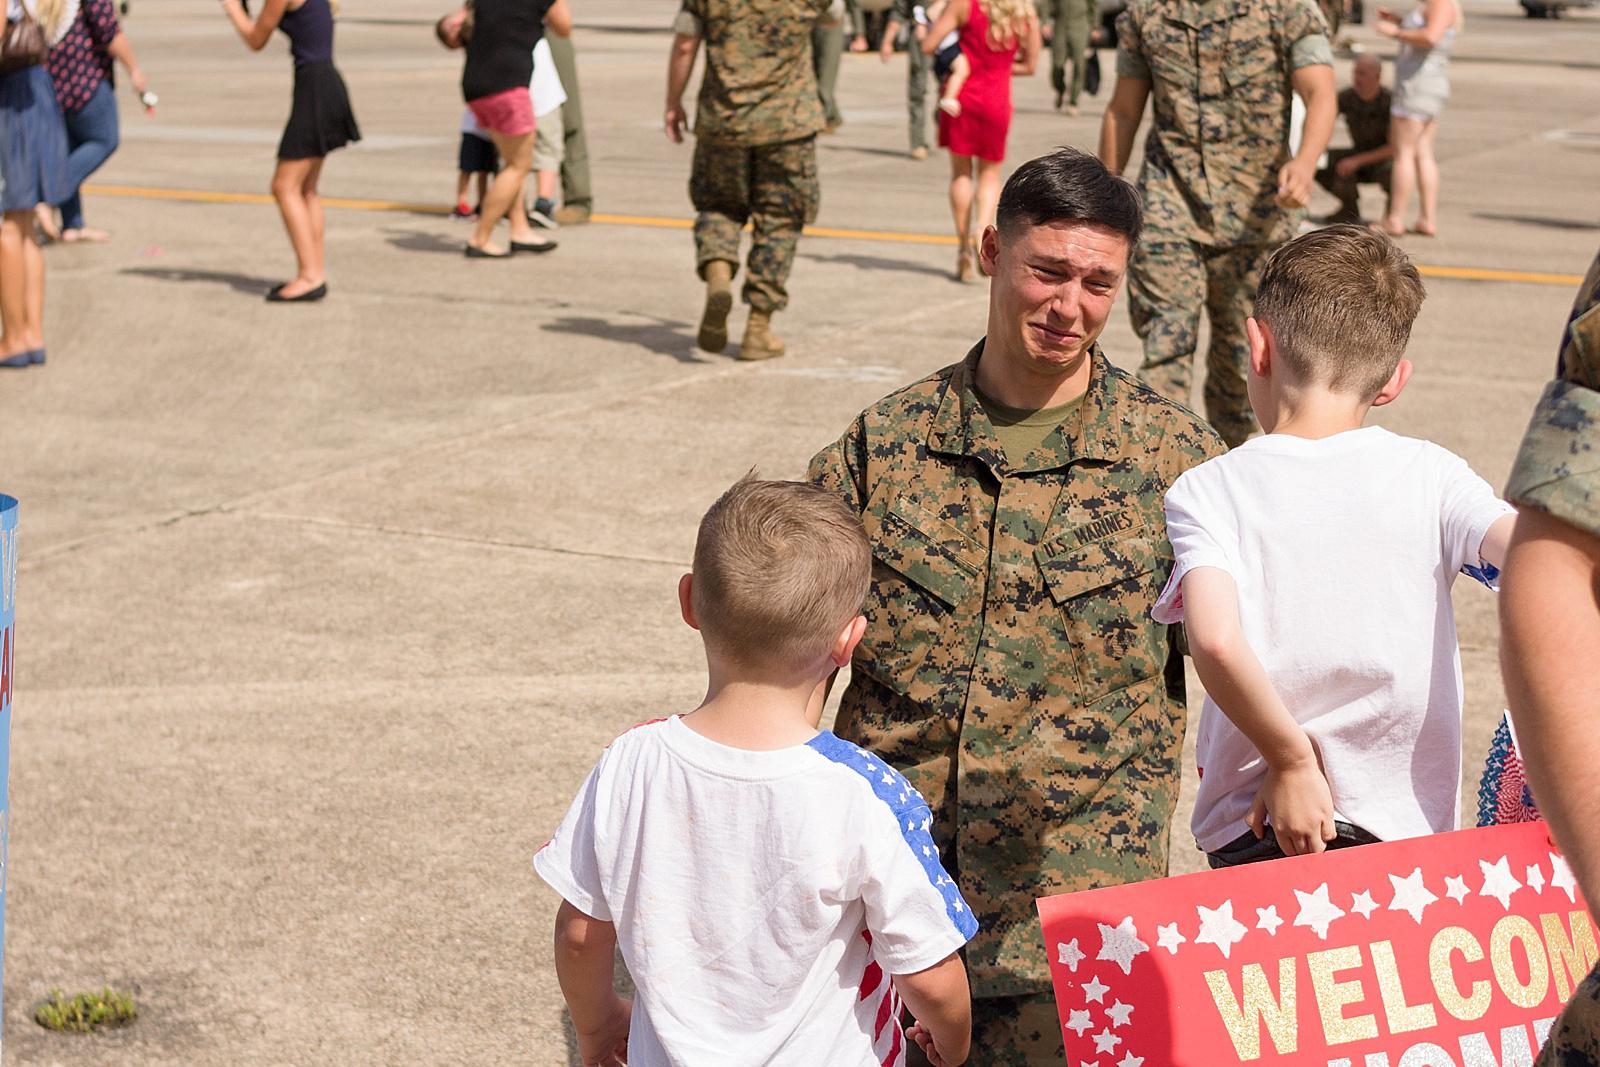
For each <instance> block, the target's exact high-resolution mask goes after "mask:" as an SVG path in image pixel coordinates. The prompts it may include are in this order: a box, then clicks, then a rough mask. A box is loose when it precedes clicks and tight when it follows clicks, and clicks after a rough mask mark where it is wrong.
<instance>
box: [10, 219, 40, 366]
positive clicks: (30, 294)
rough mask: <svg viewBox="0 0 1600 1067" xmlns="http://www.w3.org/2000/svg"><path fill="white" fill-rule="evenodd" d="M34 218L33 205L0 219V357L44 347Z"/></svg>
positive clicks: (38, 254) (37, 248) (37, 245)
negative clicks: (1, 329)
mask: <svg viewBox="0 0 1600 1067" xmlns="http://www.w3.org/2000/svg"><path fill="white" fill-rule="evenodd" d="M35 220H36V216H35V213H34V209H33V208H25V209H24V210H21V211H7V212H6V213H5V215H4V217H3V218H0V326H3V328H4V330H5V334H4V336H3V337H0V359H6V358H10V357H11V356H15V355H18V354H20V353H23V352H26V351H28V350H29V349H33V348H42V347H43V346H44V337H43V334H42V332H41V331H42V323H43V319H44V315H43V310H44V254H43V253H42V252H41V251H40V250H39V244H38V241H37V240H36V239H35V238H34V235H33V226H34V222H35ZM30 250H31V252H30ZM34 290H37V292H35V291H34Z"/></svg>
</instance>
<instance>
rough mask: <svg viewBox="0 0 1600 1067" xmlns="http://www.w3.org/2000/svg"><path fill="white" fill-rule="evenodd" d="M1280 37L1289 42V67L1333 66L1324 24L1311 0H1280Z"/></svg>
mask: <svg viewBox="0 0 1600 1067" xmlns="http://www.w3.org/2000/svg"><path fill="white" fill-rule="evenodd" d="M1282 10H1283V40H1285V41H1288V42H1289V46H1290V48H1289V69H1290V70H1299V69H1300V68H1301V67H1309V66H1314V65H1316V64H1323V65H1325V66H1330V67H1331V66H1333V46H1332V45H1330V44H1329V43H1328V23H1327V21H1326V20H1325V19H1324V18H1323V17H1322V10H1321V9H1320V8H1318V7H1317V5H1316V4H1314V3H1312V2H1311V0H1283V8H1282Z"/></svg>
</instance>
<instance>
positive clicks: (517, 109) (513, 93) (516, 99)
mask: <svg viewBox="0 0 1600 1067" xmlns="http://www.w3.org/2000/svg"><path fill="white" fill-rule="evenodd" d="M467 107H469V108H471V109H472V116H473V118H475V119H477V120H478V125H479V126H482V127H483V128H484V129H486V130H492V131H493V132H495V133H498V134H502V135H503V136H506V137H521V136H522V135H523V134H525V133H532V132H533V97H531V96H529V95H528V87H527V86H526V85H524V86H522V87H521V88H520V89H507V90H506V91H505V92H501V93H495V94H494V95H493V96H480V97H478V99H476V100H468V101H467Z"/></svg>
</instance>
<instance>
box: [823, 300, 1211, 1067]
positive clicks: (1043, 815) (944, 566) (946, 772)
mask: <svg viewBox="0 0 1600 1067" xmlns="http://www.w3.org/2000/svg"><path fill="white" fill-rule="evenodd" d="M998 284H999V279H997V280H996V285H998ZM983 352H984V342H981V341H980V342H979V343H978V344H977V345H976V346H975V347H974V348H973V349H972V350H971V352H970V353H969V354H968V355H967V358H966V360H965V361H964V362H962V363H958V364H956V365H954V366H951V367H947V368H945V369H944V370H941V371H939V372H937V373H935V374H933V375H931V376H930V377H928V378H925V379H923V380H922V381H920V382H918V383H916V384H914V385H912V386H910V387H908V388H906V389H904V390H901V391H900V392H897V393H894V394H892V395H891V396H889V397H887V398H885V399H884V400H882V401H880V402H879V403H877V404H875V405H874V406H873V407H871V408H869V409H868V410H867V411H865V412H864V413H863V414H862V415H860V416H859V417H858V418H857V419H856V421H855V423H854V424H853V425H852V426H851V427H850V429H849V430H848V431H847V432H846V433H845V434H844V436H843V437H841V438H840V439H839V440H838V441H837V442H836V443H834V444H832V445H830V446H828V447H827V448H825V449H823V450H822V451H821V452H819V453H818V454H817V455H816V457H815V458H814V459H813V460H812V461H811V468H810V474H809V477H810V478H811V479H812V480H813V481H815V482H817V483H818V484H820V485H823V486H824V487H826V488H828V489H831V490H833V491H834V492H837V493H839V494H840V495H841V496H842V497H843V498H844V499H845V501H846V502H847V503H849V504H850V506H851V507H853V508H854V509H855V510H856V511H858V512H860V513H861V516H862V520H863V522H864V523H865V525H866V528H867V533H868V536H869V538H870V540H871V542H872V546H873V556H874V559H873V568H872V591H871V593H870V594H869V595H868V598H867V603H866V606H865V609H864V610H865V613H866V616H867V630H866V636H865V638H864V639H863V640H862V642H861V645H860V646H859V648H858V649H857V652H856V655H855V660H854V662H853V663H852V670H851V679H850V685H849V688H848V689H847V690H846V692H845V693H844V696H843V699H842V702H841V704H840V711H839V720H838V725H837V726H836V727H835V729H836V731H837V732H838V733H839V734H840V735H841V736H843V737H848V738H850V739H851V740H853V741H855V742H856V743H858V744H861V745H863V746H864V747H867V748H869V749H871V750H872V751H874V752H875V753H877V754H878V755H880V756H882V757H883V758H884V759H885V760H887V761H888V762H890V763H891V764H893V765H894V766H895V767H896V768H897V769H898V770H900V771H901V772H902V773H904V774H905V775H906V777H907V778H909V779H910V781H911V783H912V784H913V785H915V786H916V787H917V788H918V789H919V790H920V791H921V792H922V795H923V796H924V797H926V798H927V800H928V802H929V804H930V806H931V807H932V809H933V812H934V827H933V833H934V838H935V840H936V841H937V842H938V845H939V848H940V853H941V855H942V857H943V858H944V861H945V863H946V865H947V867H948V868H949V869H950V870H951V871H952V872H953V873H954V874H955V875H956V877H957V878H958V880H959V881H960V884H961V889H962V892H963V894H964V895H965V896H966V899H967V901H968V902H969V903H970V904H971V905H972V908H973V911H974V913H975V915H976V916H977V918H978V921H979V931H978V934H977V936H976V937H975V938H973V940H972V941H971V942H970V943H969V945H968V946H967V950H966V958H967V967H968V971H969V974H970V977H971V982H972V992H973V996H974V998H975V1001H976V1003H975V1005H974V1013H973V1014H974V1035H973V1037H974V1040H973V1049H974V1052H973V1060H972V1063H973V1064H975V1065H979V1067H982V1065H987V1064H1047V1063H1056V1064H1059V1063H1061V1062H1062V1060H1063V1058H1064V1056H1063V1052H1062V1039H1061V1028H1060V1022H1059V1019H1058V1018H1057V1017H1056V1015H1055V1008H1054V1004H1053V1002H1052V1000H1051V998H1050V994H1049V992H1048V990H1049V988H1050V984H1049V983H1050V978H1049V969H1048V965H1047V962H1046V959H1045V952H1044V944H1043V941H1042V939H1041V937H1040V932H1039V922H1038V916H1037V913H1036V912H1035V910H1034V903H1033V902H1034V899H1035V898H1037V897H1039V896H1044V895H1047V894H1051V893H1061V892H1070V891H1075V890H1081V889H1090V888H1094V887H1096V886H1105V885H1115V884H1119V883H1124V882H1131V881H1138V880H1141V879H1148V878H1158V877H1161V876H1164V875H1165V874H1166V873H1167V827H1168V823H1169V821H1170V819H1171V817H1172V811H1173V807H1174V805H1175V803H1176V801H1177V790H1178V778H1179V759H1180V754H1181V751H1182V746H1183V732H1184V723H1185V702H1184V681H1183V662H1182V658H1181V655H1180V653H1179V648H1178V633H1177V630H1176V628H1169V627H1166V626H1161V625H1158V624H1156V623H1155V622H1153V621H1152V620H1151V618H1150V609H1151V607H1152V605H1153V604H1154V603H1155V600H1156V598H1157V596H1158V595H1159V593H1160V591H1161V588H1162V586H1163V584H1164V583H1165V582H1166V579H1167V576H1168V574H1169V572H1170V571H1171V568H1172V548H1171V546H1170V544H1169V543H1168V541H1167V535H1166V524H1165V519H1164V516H1163V512H1162V497H1163V496H1164V494H1165V493H1166V490H1167V488H1168V487H1169V486H1170V485H1171V484H1172V483H1173V481H1175V480H1176V479H1177V477H1178V476H1179V475H1180V474H1182V473H1183V472H1184V471H1185V470H1187V469H1189V468H1190V467H1192V466H1194V465H1195V464H1197V463H1200V462H1202V461H1203V460H1205V459H1208V458H1210V457H1212V456H1214V455H1217V454H1219V453H1220V452H1221V451H1222V446H1221V442H1219V441H1218V440H1217V438H1216V436H1215V435H1214V434H1213V433H1212V432H1211V430H1210V429H1209V428H1207V427H1206V426H1205V425H1204V424H1203V423H1201V422H1200V421H1199V420H1198V419H1197V418H1195V417H1194V416H1193V415H1191V414H1190V413H1189V412H1187V411H1185V410H1184V409H1182V408H1179V407H1177V406H1175V405H1173V404H1171V403H1169V402H1168V401H1166V400H1165V399H1163V398H1161V397H1159V396H1158V395H1156V394H1155V393H1154V392H1152V391H1151V390H1149V389H1148V388H1146V387H1144V386H1142V385H1140V384H1139V383H1137V382H1135V381H1134V380H1133V379H1132V378H1131V377H1130V376H1129V375H1127V374H1126V373H1124V372H1122V371H1120V370H1118V369H1116V368H1115V367H1113V366H1112V365H1111V364H1110V362H1109V361H1107V359H1106V358H1105V356H1104V355H1103V354H1102V353H1101V352H1100V350H1099V348H1098V346H1096V347H1095V348H1094V349H1093V350H1092V353H1091V356H1090V358H1091V359H1092V370H1091V372H1090V377H1089V383H1088V388H1087V391H1086V392H1085V394H1084V396H1083V399H1082V401H1081V402H1080V404H1079V406H1078V409H1077V413H1076V414H1075V415H1073V416H1071V417H1070V421H1069V422H1067V423H1065V424H1063V425H1062V426H1060V427H1058V428H1056V429H1055V430H1053V431H1050V432H1049V434H1048V436H1046V437H1045V438H1044V441H1043V443H1042V444H1040V445H1039V447H1037V448H1035V449H1034V450H1033V451H1032V452H1031V453H1030V454H1029V455H1028V456H1027V457H1026V458H1025V461H1023V462H1020V463H1014V462H1011V461H1010V460H1008V459H1007V457H1006V455H1005V452H1004V449H1003V447H1002V446H1001V445H1000V444H999V442H998V440H997V435H996V431H995V429H994V426H993V425H992V424H991V422H990V420H989V417H988V415H986V414H985V410H984V406H983V402H982V401H981V400H980V398H979V396H978V394H977V392H976V389H975V375H976V373H977V367H978V363H979V361H980V360H981V359H982V358H983Z"/></svg>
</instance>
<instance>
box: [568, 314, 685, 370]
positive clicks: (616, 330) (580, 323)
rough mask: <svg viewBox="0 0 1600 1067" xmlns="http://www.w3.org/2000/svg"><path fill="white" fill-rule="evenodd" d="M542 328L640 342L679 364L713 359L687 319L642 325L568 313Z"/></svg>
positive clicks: (665, 320) (656, 321)
mask: <svg viewBox="0 0 1600 1067" xmlns="http://www.w3.org/2000/svg"><path fill="white" fill-rule="evenodd" d="M539 328H540V329H541V330H548V331H550V332H551V333H573V334H578V335H580V336H582V337H598V338H601V339H602V340H606V341H617V342H619V343H621V344H628V345H638V346H639V347H640V348H644V349H648V350H649V351H651V352H654V353H656V354H657V355H662V356H671V357H672V358H673V359H675V360H677V361H678V362H679V363H709V362H711V360H710V359H708V358H707V357H706V356H705V355H704V354H702V353H701V352H700V350H699V349H697V348H696V347H695V338H694V333H693V332H692V330H693V327H692V326H690V325H689V324H688V323H686V322H674V321H673V320H671V319H654V320H653V321H650V322H644V323H639V324H638V325H627V324H624V323H618V322H608V321H606V320H605V319H597V318H592V317H588V316H568V317H567V318H563V319H556V320H555V321H554V322H547V323H545V324H544V325H543V326H540V327H539Z"/></svg>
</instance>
